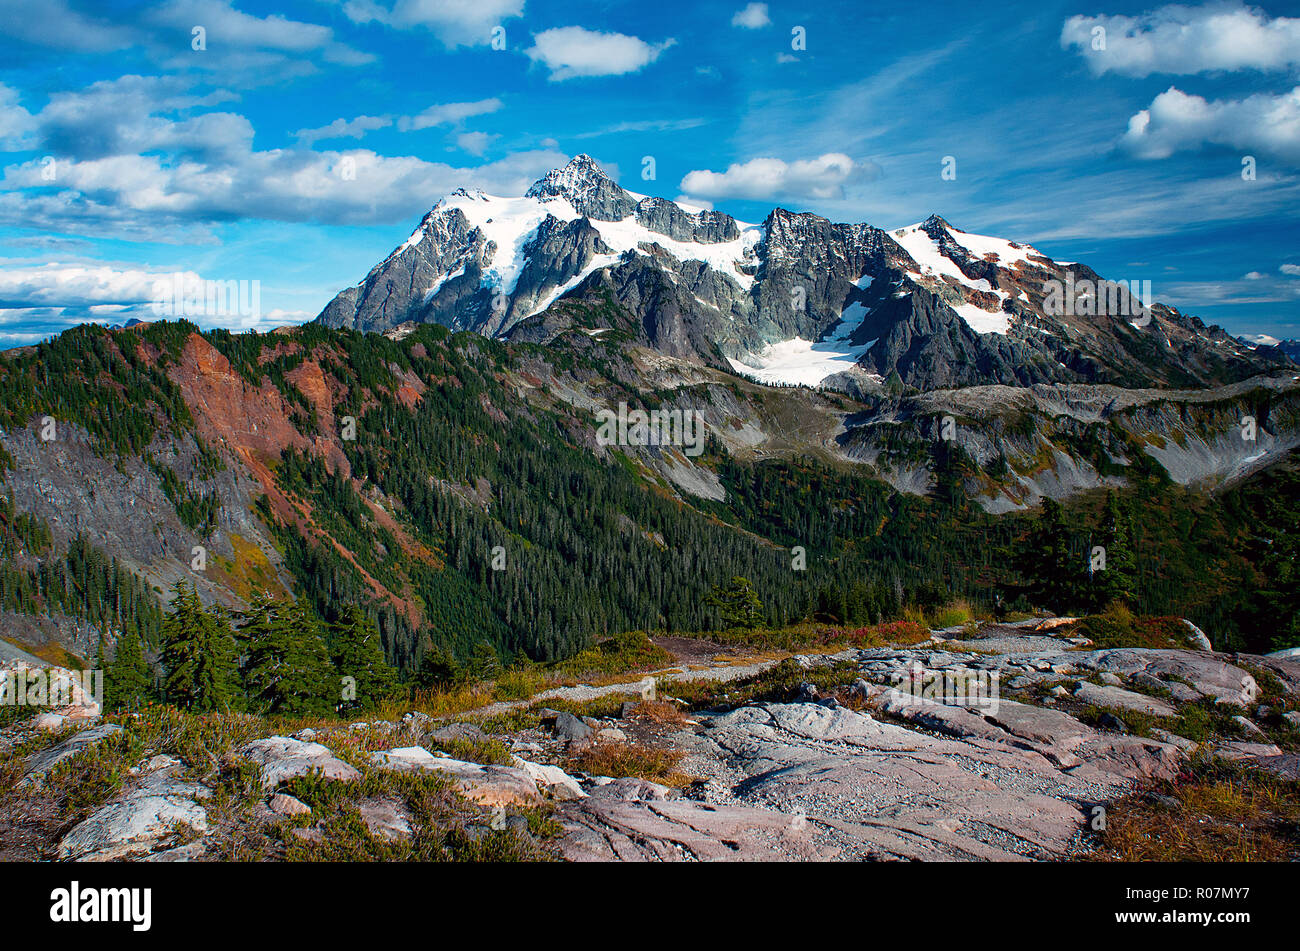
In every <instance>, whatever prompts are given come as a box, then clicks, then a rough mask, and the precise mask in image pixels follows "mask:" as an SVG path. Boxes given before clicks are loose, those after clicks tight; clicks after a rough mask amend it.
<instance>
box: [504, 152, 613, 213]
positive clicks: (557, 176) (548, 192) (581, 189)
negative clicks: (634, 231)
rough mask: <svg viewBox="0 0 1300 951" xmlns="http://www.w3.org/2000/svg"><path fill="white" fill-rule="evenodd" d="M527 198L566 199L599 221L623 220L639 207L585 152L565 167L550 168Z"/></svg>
mask: <svg viewBox="0 0 1300 951" xmlns="http://www.w3.org/2000/svg"><path fill="white" fill-rule="evenodd" d="M525 196H526V197H528V198H542V199H546V198H565V199H567V200H568V202H569V204H571V205H573V207H574V209H575V210H577V211H578V213H579V214H583V215H587V216H588V217H590V218H595V219H597V220H598V221H620V220H622V219H623V218H626V217H627V216H628V215H630V214H632V213H633V212H634V211H635V210H636V201H635V200H634V199H633V198H632V196H631V195H629V194H628V193H627V192H625V191H623V189H621V188H619V186H618V184H617V183H616V182H615V181H614V180H613V179H612V178H610V177H609V176H608V175H606V174H605V172H604V171H603V170H602V169H601V167H600V166H599V165H597V164H596V160H595V159H594V158H592V157H591V156H590V155H587V154H585V153H582V154H579V155H575V156H574V157H573V158H572V159H571V160H570V161H569V164H568V165H566V166H564V167H563V168H555V169H551V171H549V172H547V173H546V174H545V175H543V176H542V177H541V178H539V179H538V180H537V181H536V182H534V183H533V184H532V186H531V187H530V188H529V189H528V191H527V192H526V193H525Z"/></svg>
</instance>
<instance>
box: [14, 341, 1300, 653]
mask: <svg viewBox="0 0 1300 951" xmlns="http://www.w3.org/2000/svg"><path fill="white" fill-rule="evenodd" d="M635 356H636V351H635V347H634V345H633V344H631V343H630V342H629V337H628V336H627V335H626V334H620V333H619V332H618V331H617V330H612V331H611V332H609V333H606V334H603V335H593V334H588V333H581V332H576V333H571V334H567V335H562V336H560V337H558V338H557V339H555V340H552V341H549V342H547V343H546V344H545V345H542V344H532V343H506V342H501V341H496V340H492V339H488V338H485V337H482V336H479V335H477V334H474V333H470V332H461V333H452V332H450V331H448V330H447V329H445V328H443V327H441V326H438V325H432V324H430V325H422V326H419V327H416V328H414V329H410V328H407V331H403V332H400V333H398V332H390V333H388V334H378V333H374V334H365V333H360V332H356V331H350V330H337V329H330V328H327V327H325V326H322V325H320V324H310V325H306V326H303V327H298V328H294V329H291V330H283V331H277V332H275V333H271V334H261V335H259V334H240V335H234V334H231V333H228V332H225V331H212V332H206V333H198V332H197V330H196V328H195V327H193V326H192V325H190V324H187V323H185V322H158V323H155V324H151V325H141V326H137V327H133V328H129V329H125V330H119V331H107V330H103V329H99V328H94V327H79V328H76V329H74V330H70V331H67V332H65V333H63V334H62V335H60V336H59V337H57V338H55V339H54V340H52V341H50V342H48V343H44V344H41V345H39V346H36V347H29V348H23V349H22V350H18V351H10V352H8V353H5V354H3V355H0V427H3V432H2V433H0V446H2V447H3V456H2V457H0V463H2V464H3V466H4V468H5V473H4V478H5V482H4V486H3V490H2V491H3V496H4V499H3V505H0V600H2V602H3V606H4V608H5V609H6V610H9V611H13V612H18V613H22V614H30V615H48V616H53V615H60V614H61V615H66V616H70V617H75V618H78V619H83V620H85V621H87V622H89V623H91V624H93V625H94V626H96V627H97V628H99V629H100V630H103V631H104V632H106V633H108V634H110V635H111V636H112V637H113V638H116V637H117V636H118V635H120V634H122V633H128V634H138V635H139V636H140V638H141V639H142V641H143V643H144V645H145V646H146V648H147V649H148V650H150V651H156V650H157V649H158V636H159V631H160V628H161V624H162V621H163V617H164V614H163V609H162V607H161V606H160V605H161V604H162V603H164V602H165V600H166V599H167V597H168V596H169V595H170V591H171V588H172V583H173V582H174V581H176V580H177V579H181V580H184V581H185V582H187V583H193V584H194V585H195V586H196V588H197V590H198V593H199V595H200V597H201V598H202V599H203V601H204V602H206V603H208V604H213V603H216V604H221V605H225V606H226V607H228V608H231V609H234V610H244V609H246V608H247V607H248V606H249V605H250V604H251V603H252V602H253V599H254V596H255V595H257V594H258V593H259V592H260V593H266V594H270V595H272V596H284V595H287V594H290V593H291V594H293V595H295V596H297V597H298V598H299V599H300V600H302V601H304V602H305V604H306V605H309V606H310V607H311V608H312V609H313V610H314V612H315V614H316V615H317V616H318V617H319V619H320V620H321V621H323V622H326V624H327V625H332V624H336V623H337V622H338V621H339V618H340V616H341V613H342V612H343V610H344V609H345V608H346V607H347V606H348V605H356V606H358V607H359V608H361V609H362V610H363V612H364V614H365V615H367V616H368V618H369V619H370V620H372V621H374V622H377V624H378V627H379V630H380V632H381V636H382V641H383V647H384V650H385V653H386V655H387V658H388V660H389V661H390V662H392V663H393V664H395V665H396V666H397V667H398V668H399V669H401V670H402V671H404V672H407V673H409V672H410V671H412V670H413V669H414V668H415V667H416V666H417V665H418V663H419V660H420V658H421V657H422V656H423V655H424V653H425V652H426V651H427V650H428V649H429V648H430V647H431V646H436V647H438V648H441V649H443V650H446V651H448V652H450V653H452V654H454V655H455V656H457V657H460V658H467V657H469V656H470V654H471V652H472V651H473V650H474V647H475V645H477V644H479V643H481V642H487V643H488V644H491V645H492V646H493V647H495V648H496V649H497V650H498V651H499V653H500V654H501V655H502V656H503V657H504V658H507V659H508V658H511V657H515V656H520V655H528V656H530V657H532V658H534V659H539V660H553V659H557V658H561V657H565V656H568V655H571V654H573V653H575V652H576V651H578V650H579V649H581V648H582V647H584V646H586V645H588V644H589V643H591V642H592V641H593V640H594V639H598V638H601V637H606V636H609V635H612V634H614V633H617V632H621V631H627V630H636V629H642V630H669V631H708V630H710V629H714V628H716V627H717V626H718V625H719V624H720V619H719V617H718V615H717V613H716V610H715V609H714V608H713V607H711V606H710V605H709V604H708V603H706V599H707V597H708V595H709V592H710V591H711V590H712V589H713V588H714V586H716V585H719V584H721V583H723V582H725V581H728V580H729V579H732V578H735V577H744V578H747V579H749V580H750V581H751V582H752V583H753V586H754V590H755V591H756V592H757V594H758V596H759V598H760V600H761V602H762V604H763V610H764V612H765V615H766V619H767V621H768V623H770V624H772V625H783V624H787V623H791V622H795V621H798V620H801V619H807V618H811V619H815V620H820V621H825V622H827V623H839V624H853V625H856V624H864V623H874V622H877V621H880V620H887V619H891V618H895V617H899V616H901V614H902V613H903V612H904V611H905V610H907V609H908V608H909V607H910V608H917V607H919V608H922V609H924V608H927V607H933V606H936V605H939V604H942V603H945V602H948V601H950V600H953V599H955V598H964V599H967V600H968V601H970V602H972V603H973V604H975V605H977V606H982V607H988V608H995V607H996V608H997V609H1007V608H1028V607H1030V606H1035V607H1047V608H1051V609H1053V610H1056V611H1058V612H1062V613H1064V612H1069V611H1077V610H1084V609H1090V608H1097V607H1101V606H1104V605H1105V604H1106V603H1108V602H1109V601H1111V600H1121V601H1126V602H1128V603H1129V604H1130V606H1131V607H1132V608H1134V609H1135V610H1137V611H1140V612H1144V613H1153V614H1176V615H1179V616H1185V617H1188V618H1191V619H1192V620H1194V621H1195V622H1196V623H1197V624H1199V625H1200V626H1202V627H1203V628H1205V629H1206V630H1208V631H1210V632H1211V633H1212V635H1213V636H1214V638H1215V641H1216V646H1230V645H1236V646H1242V647H1254V648H1262V647H1269V646H1272V644H1273V643H1274V640H1275V638H1276V637H1279V636H1289V635H1285V634H1284V631H1285V630H1286V629H1287V627H1286V624H1284V623H1282V622H1281V621H1280V620H1279V616H1280V615H1281V616H1283V617H1289V618H1290V619H1291V626H1292V628H1294V618H1295V616H1296V600H1295V599H1296V595H1295V591H1296V586H1295V585H1294V584H1292V585H1290V587H1289V588H1288V587H1287V586H1286V585H1285V584H1284V582H1285V581H1286V580H1287V579H1289V578H1290V577H1291V576H1290V575H1287V574H1286V573H1285V570H1284V566H1285V565H1286V564H1287V563H1288V562H1287V558H1289V557H1290V556H1291V553H1292V552H1294V547H1295V540H1296V538H1297V534H1300V533H1298V530H1297V518H1298V517H1300V491H1297V489H1300V485H1298V484H1297V478H1296V475H1295V469H1294V467H1293V465H1292V464H1291V463H1290V462H1287V463H1284V464H1282V465H1275V466H1272V467H1271V468H1269V469H1268V470H1266V471H1264V472H1262V473H1259V474H1257V475H1255V476H1253V477H1251V478H1248V479H1246V480H1244V481H1240V482H1238V483H1236V484H1235V485H1234V486H1233V487H1232V488H1230V489H1227V490H1225V491H1222V492H1220V493H1218V494H1211V493H1209V492H1204V491H1196V490H1193V489H1188V488H1185V487H1183V486H1181V485H1179V484H1177V483H1176V482H1174V481H1172V480H1171V479H1170V478H1169V477H1168V475H1167V474H1166V473H1165V471H1164V470H1163V469H1162V468H1161V466H1160V465H1159V464H1158V463H1156V462H1155V461H1153V460H1151V459H1149V458H1148V457H1146V456H1141V460H1140V461H1141V462H1142V464H1141V465H1136V464H1135V465H1133V466H1131V467H1130V468H1129V469H1128V470H1126V472H1125V478H1124V479H1123V481H1124V483H1125V484H1124V485H1123V486H1121V487H1117V488H1113V489H1111V490H1109V491H1107V490H1105V489H1101V490H1095V489H1094V490H1092V491H1084V492H1080V493H1078V494H1076V495H1074V496H1073V497H1071V498H1069V499H1067V500H1066V501H1065V503H1064V507H1063V509H1061V510H1060V511H1059V512H1058V511H1053V512H1050V513H1044V514H1042V515H1039V514H1036V513H1035V512H1034V511H1032V510H1030V509H1028V508H1027V507H1026V508H1025V509H1024V510H1021V511H1016V512H1012V513H1010V514H1005V515H993V514H989V513H988V512H987V511H985V510H984V509H983V508H981V507H980V506H979V505H977V504H975V503H974V502H973V501H972V496H971V491H972V487H974V486H977V485H979V484H983V483H988V482H989V481H990V480H997V479H1000V478H1004V477H1005V473H1006V471H1007V461H1006V459H1005V458H1003V459H1002V463H1001V466H1000V467H999V466H997V465H994V464H986V465H984V466H981V465H979V464H978V463H977V462H976V461H975V460H974V458H973V457H972V456H971V455H969V454H968V453H967V452H965V451H964V450H963V449H962V448H961V447H960V446H958V445H955V444H953V443H951V442H946V441H935V442H934V443H933V444H932V445H929V446H928V447H927V446H926V445H924V444H923V445H921V447H920V448H919V449H917V448H916V447H915V446H913V447H912V448H910V449H907V451H908V452H915V453H919V454H920V458H921V459H922V462H923V463H924V465H925V466H926V467H928V471H929V473H930V481H929V484H928V486H925V487H924V488H925V489H926V492H925V494H910V493H907V492H901V491H898V490H897V489H896V488H894V487H892V486H891V485H889V484H887V483H886V482H885V481H882V480H881V478H880V476H879V475H878V473H877V471H876V470H875V469H874V468H873V467H872V466H870V465H867V464H864V463H854V462H850V461H849V460H848V459H847V458H845V457H842V456H838V455H836V454H835V453H834V452H833V451H830V450H828V449H827V447H826V446H825V445H824V444H823V443H822V441H821V439H820V437H818V438H817V439H816V440H814V441H809V442H807V443H801V442H800V440H801V439H804V438H805V437H804V436H802V435H800V433H801V432H802V430H801V428H800V427H801V426H802V425H803V424H804V423H805V422H806V421H807V419H809V418H811V417H812V416H814V415H817V414H826V413H831V412H835V413H838V414H839V415H840V416H848V415H851V414H870V413H872V412H873V411H876V410H882V409H889V408H890V407H889V406H885V405H884V404H881V403H870V402H868V403H859V402H855V401H854V400H852V399H849V398H848V397H845V396H842V395H839V394H837V395H835V396H834V397H833V398H831V397H825V396H823V395H821V394H816V393H813V392H812V391H809V390H798V389H790V390H774V389H765V388H762V387H758V386H754V385H753V384H750V383H748V382H746V381H743V380H741V379H739V378H737V377H734V376H731V375H729V374H727V373H725V372H724V371H721V370H718V369H716V368H711V369H708V373H707V375H702V376H700V377H699V378H697V379H696V380H694V381H691V382H681V381H677V382H676V383H674V384H673V385H668V384H665V383H664V382H663V379H664V378H662V377H658V378H655V380H657V381H658V382H652V380H651V378H649V377H647V376H641V375H639V371H638V369H637V367H638V366H639V365H638V364H637V363H636V362H635V359H634V358H635ZM701 373H703V371H701ZM1252 392H1253V391H1252ZM688 395H689V397H690V400H694V402H688V401H687V396H688ZM1251 398H1256V397H1251ZM1258 398H1259V399H1267V398H1268V397H1267V396H1266V395H1265V396H1260V397H1258ZM624 402H625V403H627V404H628V405H630V406H633V407H637V408H640V409H643V410H645V411H647V412H653V411H655V410H659V409H663V410H665V411H667V410H672V409H675V408H676V409H691V408H692V407H699V408H700V409H699V411H700V412H703V413H704V414H705V418H706V419H707V420H708V433H709V434H708V436H707V438H706V439H705V440H704V443H703V448H702V452H693V453H684V452H682V451H681V447H675V446H661V445H655V444H650V445H644V444H636V443H635V441H632V442H631V444H628V445H618V444H614V445H608V444H605V442H602V441H600V440H598V439H597V419H596V416H595V414H594V411H593V410H591V409H589V408H582V409H580V408H578V407H579V406H584V407H589V406H592V405H600V406H605V407H609V408H611V409H612V408H613V407H616V406H619V405H620V403H624ZM810 407H812V409H810ZM1266 410H1267V406H1266V407H1265V411H1266ZM779 418H788V419H790V420H792V424H791V426H790V427H789V429H788V430H787V431H785V432H784V433H783V434H782V439H781V443H782V445H783V447H784V448H783V449H776V450H773V451H772V452H770V453H765V455H763V456H761V457H760V456H757V455H755V454H754V453H753V452H745V451H742V450H740V449H737V448H736V443H735V442H734V441H732V442H729V441H727V440H724V439H722V438H719V436H718V433H719V426H720V425H723V426H728V427H730V432H733V433H734V432H741V431H744V429H745V427H746V426H750V425H758V424H759V423H760V422H761V423H762V425H763V426H765V427H767V429H768V430H769V431H770V430H771V427H772V422H771V421H772V420H773V419H779ZM855 418H857V417H856V416H855ZM720 421H723V422H720ZM1261 425H1263V424H1262V423H1261ZM47 437H48V438H47ZM1071 438H1076V442H1077V437H1071ZM1060 445H1061V446H1064V447H1065V448H1066V449H1067V450H1068V449H1069V447H1070V445H1071V444H1070V443H1068V442H1065V441H1063V442H1061V444H1060ZM900 451H902V450H900ZM1077 451H1078V452H1083V450H1077ZM1138 455H1141V454H1140V453H1139V454H1138ZM1049 458H1050V454H1049ZM666 473H668V474H666ZM682 473H687V475H682ZM74 474H75V475H74ZM688 476H689V478H688ZM692 480H693V481H692ZM1114 481H1119V480H1114ZM685 484H690V485H696V486H698V487H699V488H698V489H697V490H696V491H691V490H688V489H686V488H683V485H685ZM49 486H55V487H56V490H57V491H53V492H51V491H47V489H48V487H49ZM74 511H75V516H74ZM1049 515H1050V518H1049ZM1103 542H1104V544H1105V545H1108V546H1109V549H1108V552H1107V554H1108V557H1109V561H1110V563H1111V564H1112V565H1116V566H1119V567H1118V569H1117V573H1116V574H1112V575H1110V576H1107V575H1105V573H1104V572H1100V573H1099V572H1096V571H1093V572H1090V571H1089V570H1088V569H1089V555H1090V552H1091V551H1092V550H1093V549H1094V547H1095V546H1097V545H1098V544H1103ZM1043 546H1048V547H1050V548H1051V549H1052V550H1053V551H1054V552H1056V553H1057V554H1058V555H1059V556H1060V557H1059V558H1057V559H1056V561H1054V562H1050V563H1049V560H1047V559H1044V558H1042V557H1038V555H1040V554H1041V550H1042V547H1043ZM1292 570H1293V569H1292ZM1288 612H1289V614H1288Z"/></svg>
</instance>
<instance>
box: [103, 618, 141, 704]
mask: <svg viewBox="0 0 1300 951" xmlns="http://www.w3.org/2000/svg"><path fill="white" fill-rule="evenodd" d="M101 657H102V648H101ZM100 669H101V670H103V671H104V707H105V709H108V710H139V709H140V708H141V707H143V706H144V705H145V704H147V703H148V702H149V701H150V700H152V699H153V672H152V671H151V670H150V669H149V663H148V662H147V661H146V660H145V658H144V648H143V647H142V646H141V644H140V635H138V634H123V635H122V636H121V637H119V638H118V639H117V649H116V650H115V651H114V653H113V661H112V663H110V664H109V665H108V667H107V669H105V668H103V667H101V668H100Z"/></svg>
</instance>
